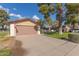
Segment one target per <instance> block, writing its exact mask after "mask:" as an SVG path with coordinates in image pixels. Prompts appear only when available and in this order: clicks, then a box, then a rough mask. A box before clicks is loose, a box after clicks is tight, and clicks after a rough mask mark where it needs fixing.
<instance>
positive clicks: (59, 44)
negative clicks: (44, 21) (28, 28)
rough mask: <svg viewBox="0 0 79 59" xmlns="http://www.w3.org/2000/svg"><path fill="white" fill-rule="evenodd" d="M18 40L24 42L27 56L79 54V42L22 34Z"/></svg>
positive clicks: (17, 37)
mask: <svg viewBox="0 0 79 59" xmlns="http://www.w3.org/2000/svg"><path fill="white" fill-rule="evenodd" d="M16 40H19V41H21V42H22V48H23V49H24V53H23V55H25V56H66V55H79V44H76V43H72V42H69V41H65V40H60V39H55V38H50V37H47V36H43V35H21V36H16Z"/></svg>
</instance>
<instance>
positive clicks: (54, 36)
mask: <svg viewBox="0 0 79 59" xmlns="http://www.w3.org/2000/svg"><path fill="white" fill-rule="evenodd" d="M46 34H47V36H49V37H53V38H57V39H67V38H68V34H69V32H64V33H63V34H62V35H60V34H59V33H58V32H54V33H52V32H51V33H46Z"/></svg>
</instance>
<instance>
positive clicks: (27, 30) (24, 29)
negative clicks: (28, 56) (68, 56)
mask: <svg viewBox="0 0 79 59" xmlns="http://www.w3.org/2000/svg"><path fill="white" fill-rule="evenodd" d="M17 30H18V32H17V35H29V34H37V33H36V31H35V29H34V27H30V26H17Z"/></svg>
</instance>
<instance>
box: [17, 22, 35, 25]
mask: <svg viewBox="0 0 79 59" xmlns="http://www.w3.org/2000/svg"><path fill="white" fill-rule="evenodd" d="M16 25H27V26H35V24H34V23H32V22H30V21H25V22H18V23H16Z"/></svg>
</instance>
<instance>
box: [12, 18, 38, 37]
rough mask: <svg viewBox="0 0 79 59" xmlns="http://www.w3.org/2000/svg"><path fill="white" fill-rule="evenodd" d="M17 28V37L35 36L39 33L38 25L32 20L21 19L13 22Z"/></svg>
mask: <svg viewBox="0 0 79 59" xmlns="http://www.w3.org/2000/svg"><path fill="white" fill-rule="evenodd" d="M12 23H14V24H15V27H16V35H35V34H37V31H36V30H35V26H36V23H35V22H34V21H32V20H30V19H20V20H16V21H13V22H12Z"/></svg>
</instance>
